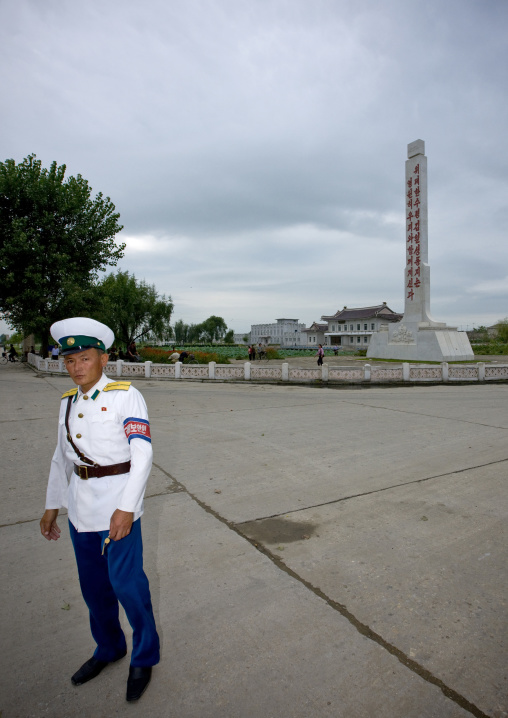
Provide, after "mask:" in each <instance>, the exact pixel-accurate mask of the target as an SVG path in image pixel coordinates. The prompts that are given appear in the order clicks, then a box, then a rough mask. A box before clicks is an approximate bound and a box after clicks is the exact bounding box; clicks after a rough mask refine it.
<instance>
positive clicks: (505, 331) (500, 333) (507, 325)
mask: <svg viewBox="0 0 508 718" xmlns="http://www.w3.org/2000/svg"><path fill="white" fill-rule="evenodd" d="M496 337H497V339H498V341H500V342H503V343H506V342H508V317H505V318H504V319H500V320H499V321H498V323H497V324H496Z"/></svg>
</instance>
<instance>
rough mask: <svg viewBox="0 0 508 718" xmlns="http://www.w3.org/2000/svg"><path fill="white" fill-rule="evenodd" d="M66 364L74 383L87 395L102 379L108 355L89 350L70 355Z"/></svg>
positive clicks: (66, 359)
mask: <svg viewBox="0 0 508 718" xmlns="http://www.w3.org/2000/svg"><path fill="white" fill-rule="evenodd" d="M64 362H65V368H66V369H67V371H68V372H69V375H70V377H71V379H72V381H73V382H74V383H75V384H77V385H78V386H80V387H81V389H82V391H83V392H85V394H86V392H87V391H88V390H89V389H91V388H92V387H93V386H94V384H97V382H98V381H99V379H100V378H101V376H102V370H103V369H104V367H105V366H106V364H107V363H108V355H107V354H102V353H100V352H98V351H97V349H87V350H86V351H84V352H77V353H76V354H69V355H68V356H66V357H64Z"/></svg>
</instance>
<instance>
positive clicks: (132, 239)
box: [0, 0, 508, 330]
mask: <svg viewBox="0 0 508 718" xmlns="http://www.w3.org/2000/svg"><path fill="white" fill-rule="evenodd" d="M507 21H508V6H507V5H506V3H505V2H504V1H502V0H491V2H489V3H481V2H477V1H476V0H450V1H449V2H447V3H444V4H443V3H441V2H438V1H437V0H429V2H427V3H420V2H416V1H413V2H412V1H411V0H410V1H408V2H402V1H399V0H396V1H391V2H390V1H386V2H383V3H379V2H375V1H374V0H366V2H362V3H356V2H349V1H347V0H327V1H325V0H316V1H315V2H312V3H309V2H306V1H305V0H291V1H289V0H270V2H268V1H267V0H256V1H253V0H234V1H233V0H219V1H215V2H211V1H210V2H208V1H206V0H187V2H185V3H177V2H171V1H170V2H167V1H166V0H164V1H163V0H148V2H146V3H145V4H144V5H143V6H141V5H139V4H138V3H134V2H132V0H110V2H108V3H102V2H99V0H90V2H88V3H86V4H76V3H67V2H64V1H63V0H52V1H51V0H50V1H48V2H45V3H44V4H41V3H39V2H36V0H32V1H30V0H17V2H16V3H14V2H5V3H3V4H2V5H0V28H1V29H0V58H1V59H2V66H3V68H4V73H3V76H2V89H3V92H2V95H1V96H2V102H3V108H2V117H3V121H4V132H3V134H2V138H1V139H0V150H1V154H2V158H7V157H14V158H15V159H16V160H17V161H20V160H21V159H22V158H23V157H24V156H26V155H27V154H28V153H29V152H36V153H37V155H38V157H39V158H40V159H41V160H42V161H43V163H45V164H49V163H50V162H51V161H52V160H55V159H56V160H57V161H58V163H66V164H67V167H68V172H69V173H70V174H77V173H78V172H79V173H81V174H83V176H85V177H86V178H87V179H88V180H89V182H90V184H91V185H92V187H93V188H94V191H103V192H104V193H105V194H107V195H109V196H111V198H112V199H113V201H114V202H115V204H116V206H117V209H118V210H119V211H120V213H121V217H122V222H123V224H124V225H125V230H124V232H123V235H125V236H123V235H120V239H124V241H127V252H126V256H125V258H124V260H122V262H121V265H120V266H121V267H122V268H123V269H129V270H130V271H133V272H134V273H135V274H136V276H138V277H139V278H145V279H146V280H147V281H149V282H153V283H155V284H156V286H157V288H158V289H159V291H160V292H165V293H167V294H172V296H173V299H174V301H175V315H176V317H177V318H183V319H185V320H186V321H200V320H201V319H203V318H205V317H206V316H208V315H209V314H211V313H214V314H219V315H222V316H224V318H225V319H226V321H227V322H228V324H230V325H231V326H233V327H234V328H235V329H237V330H245V329H248V328H249V326H250V324H251V323H255V322H262V321H272V320H273V319H274V318H275V317H278V316H283V315H289V316H294V317H298V318H300V319H301V320H302V321H305V322H307V323H310V322H311V321H313V320H315V319H319V317H320V316H321V314H329V313H331V312H334V311H336V309H338V308H339V307H342V306H343V305H344V304H347V305H348V306H354V305H357V306H358V305H368V304H371V303H376V304H377V303H379V302H381V301H387V302H388V303H389V304H390V306H392V308H393V309H396V310H402V308H403V285H402V276H403V265H404V261H405V260H404V230H403V222H404V215H403V212H404V201H403V187H404V161H405V159H406V145H407V144H408V143H409V142H411V141H413V140H414V139H417V138H422V139H424V140H425V141H426V150H427V155H428V158H429V241H430V245H429V261H430V264H431V270H432V307H433V313H434V315H435V316H436V318H438V319H440V320H443V321H449V322H450V323H458V324H472V323H473V322H475V323H477V324H486V323H492V322H494V321H495V320H496V319H498V318H500V317H502V316H505V315H507V314H508V289H507V288H506V274H507V270H506V267H507V266H508V256H507V255H508V250H507V249H506V247H507V243H506V241H505V239H506V229H505V227H506V216H507V213H508V212H507V204H506V197H507V196H508V193H507V168H506V152H505V151H504V139H505V138H504V135H505V126H506V119H507V109H508V108H507V105H508V100H507V98H506V93H505V92H504V88H505V87H506V84H507V77H506V75H507V67H508V62H507V60H508V58H507V54H508V52H507V48H506V32H507V29H508V27H507V26H508V22H507ZM503 281H504V282H505V284H503ZM228 315H229V316H228ZM232 320H234V321H232Z"/></svg>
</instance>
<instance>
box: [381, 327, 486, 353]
mask: <svg viewBox="0 0 508 718" xmlns="http://www.w3.org/2000/svg"><path fill="white" fill-rule="evenodd" d="M367 356H368V357H370V358H372V359H400V360H401V361H409V360H416V361H439V362H441V361H472V360H474V354H473V350H472V349H471V344H470V343H469V337H468V336H467V334H466V332H459V331H457V329H456V328H455V327H447V326H446V324H440V323H437V322H436V323H430V322H429V323H427V322H407V321H404V320H402V321H400V322H397V323H396V324H391V325H388V324H382V325H381V328H380V330H379V331H378V332H374V334H373V335H372V337H371V340H370V343H369V348H368V350H367Z"/></svg>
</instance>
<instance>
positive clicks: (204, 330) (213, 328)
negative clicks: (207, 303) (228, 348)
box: [198, 314, 228, 344]
mask: <svg viewBox="0 0 508 718" xmlns="http://www.w3.org/2000/svg"><path fill="white" fill-rule="evenodd" d="M198 326H199V328H200V331H201V337H202V338H203V339H205V341H209V342H210V343H211V344H213V342H214V341H219V340H220V339H222V338H223V336H224V334H225V333H226V332H227V329H228V327H227V324H226V322H225V321H224V319H223V318H222V317H216V316H215V315H214V314H212V316H211V317H208V319H205V321H204V322H201V324H199V325H198Z"/></svg>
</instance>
